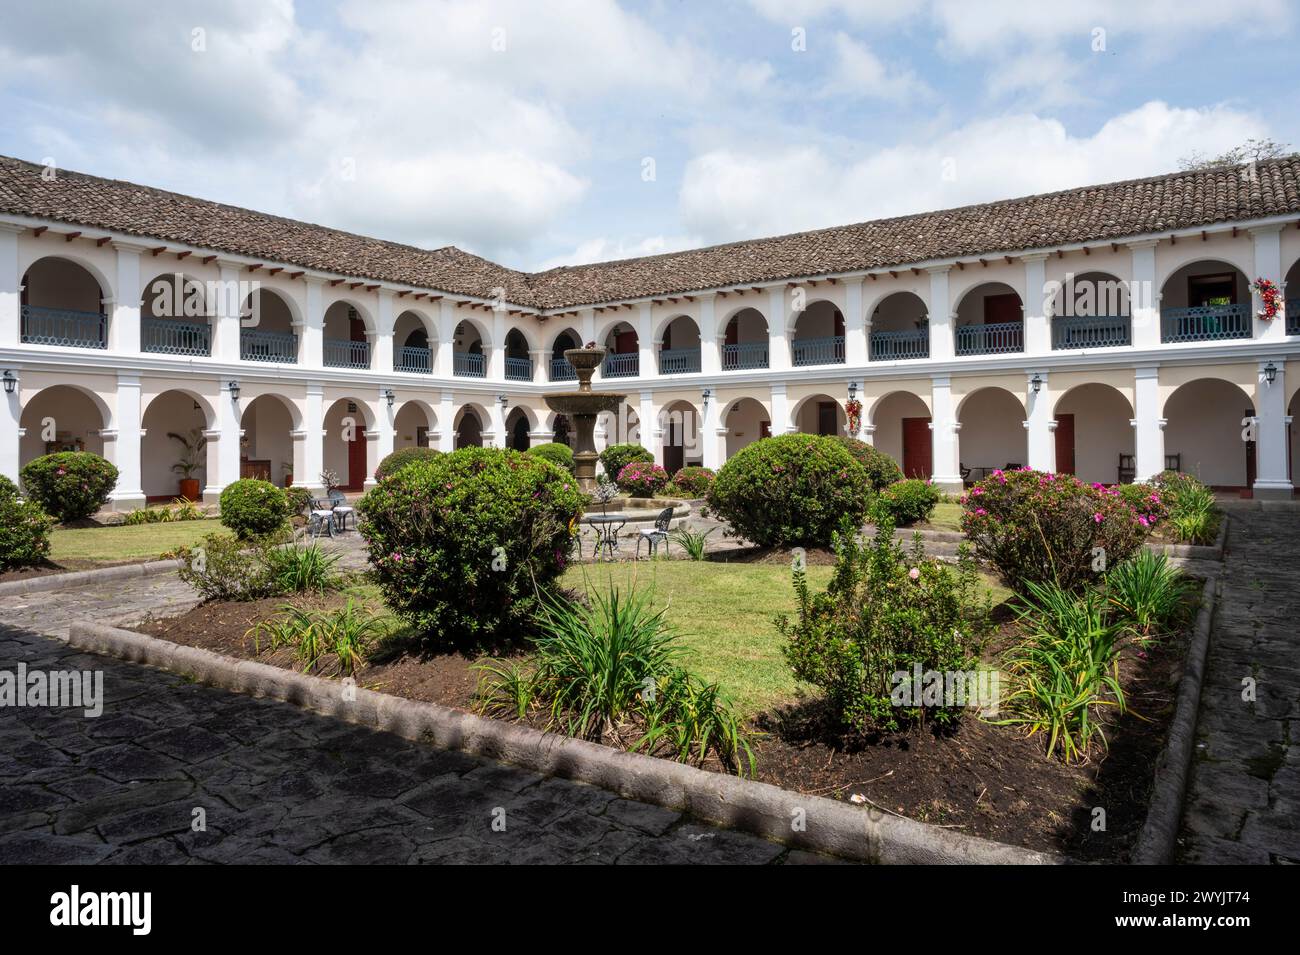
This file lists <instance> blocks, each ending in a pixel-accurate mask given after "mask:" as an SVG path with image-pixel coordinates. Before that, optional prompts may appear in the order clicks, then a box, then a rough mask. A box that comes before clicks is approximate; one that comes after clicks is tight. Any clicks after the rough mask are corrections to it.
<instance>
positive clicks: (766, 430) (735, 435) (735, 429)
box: [722, 397, 772, 458]
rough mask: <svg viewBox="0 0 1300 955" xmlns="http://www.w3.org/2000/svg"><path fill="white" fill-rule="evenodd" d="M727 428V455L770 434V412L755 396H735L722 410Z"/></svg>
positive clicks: (729, 455)
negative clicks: (725, 408) (723, 410)
mask: <svg viewBox="0 0 1300 955" xmlns="http://www.w3.org/2000/svg"><path fill="white" fill-rule="evenodd" d="M722 421H723V425H724V426H725V427H726V429H727V457H728V458H730V457H731V456H732V455H733V454H735V453H736V452H738V451H740V450H741V449H742V448H745V447H748V446H749V445H751V444H753V443H754V442H755V441H758V440H760V439H761V438H766V437H770V436H771V434H772V413H771V412H770V411H768V410H767V406H766V405H764V404H763V402H761V401H759V400H758V399H757V398H749V397H745V398H737V399H735V400H733V401H731V402H729V404H728V407H727V410H726V411H725V412H723V416H722Z"/></svg>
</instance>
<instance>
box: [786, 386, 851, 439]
mask: <svg viewBox="0 0 1300 955" xmlns="http://www.w3.org/2000/svg"><path fill="white" fill-rule="evenodd" d="M793 419H794V427H795V430H796V431H798V432H799V433H800V434H821V435H838V434H845V433H846V432H847V430H848V426H849V419H848V416H847V415H846V414H845V413H844V406H843V405H841V404H840V403H839V402H838V401H836V400H835V399H834V398H832V397H831V396H830V395H810V396H808V397H807V398H804V399H803V400H802V401H800V402H799V404H798V405H797V406H795V409H794V415H793Z"/></svg>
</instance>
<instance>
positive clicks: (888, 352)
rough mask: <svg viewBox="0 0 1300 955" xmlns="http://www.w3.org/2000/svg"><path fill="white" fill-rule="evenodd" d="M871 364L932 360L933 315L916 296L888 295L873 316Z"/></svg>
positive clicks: (900, 293)
mask: <svg viewBox="0 0 1300 955" xmlns="http://www.w3.org/2000/svg"><path fill="white" fill-rule="evenodd" d="M870 345H871V360H872V361H902V360H905V359H909V358H929V357H930V312H929V309H928V308H927V307H926V304H925V302H924V301H923V300H922V299H921V296H919V295H917V294H916V293H915V292H894V293H893V294H891V295H886V296H885V297H884V298H883V299H881V300H880V302H879V304H877V305H876V307H875V308H874V309H873V310H872V312H871V342H870Z"/></svg>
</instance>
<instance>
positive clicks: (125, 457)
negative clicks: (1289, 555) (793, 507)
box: [0, 158, 1300, 509]
mask: <svg viewBox="0 0 1300 955" xmlns="http://www.w3.org/2000/svg"><path fill="white" fill-rule="evenodd" d="M1261 280H1267V281H1268V282H1272V283H1274V284H1275V285H1276V286H1277V287H1278V288H1279V289H1280V290H1281V301H1280V307H1279V308H1278V309H1277V310H1276V314H1273V315H1268V314H1266V313H1267V312H1268V309H1266V307H1265V301H1264V298H1263V296H1261V294H1260V292H1259V288H1260V282H1261ZM1288 289H1291V290H1292V291H1291V294H1292V295H1293V296H1294V298H1293V299H1292V300H1291V301H1289V302H1288V301H1287V294H1288V292H1287V290H1288ZM586 342H596V343H598V344H600V345H602V346H604V347H605V348H606V349H607V352H608V354H607V355H606V357H605V359H604V362H603V364H602V366H601V368H600V370H599V371H598V373H597V375H596V380H595V387H596V388H597V389H598V390H605V391H616V392H620V393H624V394H626V395H627V400H626V402H625V403H624V406H623V407H622V409H621V410H620V412H619V413H618V414H616V415H608V416H606V417H605V418H604V419H602V421H601V422H600V424H599V426H598V430H597V442H598V445H601V444H610V443H615V442H623V441H636V442H639V443H641V444H643V445H645V446H646V447H647V448H648V449H649V450H650V451H651V452H652V453H653V454H654V456H655V459H656V461H658V462H660V463H661V464H663V465H664V466H665V467H667V468H669V469H670V470H672V469H676V468H678V467H682V466H684V465H690V464H702V465H704V466H707V467H711V468H718V467H720V466H721V465H722V464H723V462H725V461H726V460H727V458H728V457H729V456H731V455H733V454H735V453H736V452H737V451H739V450H740V449H741V448H743V447H745V446H746V445H748V444H749V443H751V442H753V441H756V440H760V439H761V438H763V437H765V436H768V435H773V434H783V433H789V432H806V433H814V434H851V435H852V436H854V437H858V438H860V439H861V440H863V441H866V442H869V443H872V444H874V445H875V446H876V447H878V448H880V449H881V450H883V451H885V452H887V453H888V454H890V455H892V456H893V457H894V458H896V459H897V460H898V461H899V462H900V464H902V466H903V468H904V470H905V471H906V473H907V474H908V475H910V476H916V477H923V478H929V479H932V480H933V481H934V482H935V483H936V484H939V485H941V486H942V487H943V488H945V489H946V490H958V489H960V488H961V487H962V486H963V484H964V483H966V482H969V481H973V480H977V479H979V478H981V477H983V476H984V475H986V474H987V473H988V472H989V471H991V470H993V469H995V468H1005V467H1015V466H1021V465H1027V466H1029V467H1033V468H1038V469H1042V470H1046V471H1065V472H1070V473H1073V474H1076V475H1078V476H1079V477H1080V478H1081V479H1082V480H1085V481H1090V482H1091V481H1097V482H1103V483H1107V484H1111V483H1116V482H1121V481H1132V480H1143V479H1146V478H1150V477H1152V476H1154V475H1155V474H1157V473H1159V472H1160V471H1162V470H1165V469H1166V468H1175V469H1177V470H1181V471H1185V472H1188V473H1191V474H1194V475H1196V476H1197V477H1199V478H1200V479H1201V480H1202V481H1204V482H1205V483H1207V484H1210V485H1212V486H1214V487H1216V488H1220V489H1223V490H1237V491H1243V492H1245V491H1249V492H1251V493H1253V494H1254V496H1256V497H1290V496H1291V494H1292V489H1293V461H1294V459H1295V457H1296V455H1295V453H1294V452H1295V450H1296V444H1297V442H1298V441H1300V438H1297V436H1296V435H1295V434H1294V433H1293V428H1292V415H1293V413H1294V406H1295V404H1296V398H1295V396H1296V392H1297V390H1300V360H1298V367H1297V368H1292V367H1291V365H1290V359H1291V358H1292V357H1293V356H1300V159H1295V158H1290V159H1280V160H1271V161H1267V162H1261V163H1259V164H1257V165H1253V166H1247V167H1227V168H1218V169H1209V170H1200V171H1195V172H1182V173H1177V174H1173V175H1168V176H1161V177H1155V178H1150V179H1142V180H1135V181H1129V182H1120V183H1113V184H1107V185H1099V186H1090V187H1086V188H1081V189H1074V190H1069V191H1065V192H1060V193H1055V194H1051V195H1042V196H1031V197H1028V198H1021V199H1012V200H1007V201H1002V202H994V203H988V204H984V205H979V206H971V207H966V208H961V209H952V210H946V211H941V212H931V213H923V214H919V215H913V216H906V217H901V218H895V219H889V220H881V221H876V222H864V223H859V224H855V225H849V226H843V227H837V228H831V229H824V230H818V231H814V232H806V233H801V234H796V235H789V236H782V237H779V238H769V239H755V240H752V241H747V242H739V243H733V244H730V245H726V246H719V247H714V248H705V249H696V250H691V251H686V252H678V253H671V254H665V255H657V256H652V257H647V258H642V259H631V260H624V261H615V262H605V263H597V264H592V265H582V266H575V267H564V268H556V269H552V270H549V271H545V272H540V273H532V274H530V273H524V272H519V271H515V270H512V269H508V268H505V267H503V266H499V265H496V264H494V263H492V262H489V261H487V260H485V259H482V258H480V257H477V256H474V255H470V254H468V253H465V252H462V251H461V250H459V249H456V248H454V247H447V248H442V249H436V250H424V249H418V248H413V247H410V246H405V245H400V244H397V243H391V242H385V241H382V240H378V239H373V238H368V237H364V236H358V235H354V234H350V233H345V232H341V231H336V230H332V229H328V228H323V227H321V226H316V225H309V224H306V223H301V222H295V221H292V220H287V219H283V218H279V217H275V216H270V215H265V214H261V213H257V212H253V211H249V210H245V209H238V208H234V207H230V206H225V205H219V204H216V203H211V202H206V201H203V200H199V199H194V198H190V197H187V196H182V195H177V194H174V193H168V192H163V191H160V190H155V189H151V188H147V187H145V186H138V185H133V184H130V183H125V182H121V181H112V180H105V179H100V178H96V177H93V176H89V175H83V174H80V173H74V172H69V171H66V170H61V169H60V170H54V169H48V168H46V167H42V166H38V165H34V164H31V163H26V162H23V161H20V160H17V159H10V158H0V374H2V375H3V380H4V392H3V397H2V401H3V404H2V406H0V473H2V474H4V475H6V476H8V477H10V478H15V479H16V478H17V476H18V472H19V470H20V469H21V467H22V466H23V465H24V464H25V463H27V462H28V461H30V460H32V459H33V458H35V457H38V456H40V455H43V454H47V453H50V452H52V451H56V450H63V449H75V450H87V451H93V452H95V453H97V454H102V455H104V456H105V457H106V458H108V459H109V460H111V461H112V462H113V463H114V464H115V465H116V466H117V468H118V470H119V472H120V479H119V481H118V485H117V488H116V490H115V492H114V506H115V507H117V508H119V509H127V508H132V507H137V506H140V505H142V504H143V503H145V502H146V501H148V500H154V499H170V498H172V497H175V496H176V494H177V474H176V472H175V471H174V470H173V467H172V466H173V464H175V463H176V460H177V452H178V449H179V444H178V443H177V442H176V441H174V440H173V439H172V438H171V437H169V435H172V434H181V435H187V434H191V433H195V432H201V433H202V434H203V435H204V436H205V437H206V439H207V440H206V448H205V451H204V454H205V460H204V467H203V468H202V470H201V471H200V473H199V475H198V476H199V477H200V478H201V479H202V485H203V495H204V497H205V498H207V499H213V498H215V496H216V495H218V494H219V493H220V491H221V489H222V488H223V487H225V486H226V485H228V484H229V483H231V482H232V481H235V480H237V479H239V478H241V477H253V476H255V477H262V478H266V479H268V480H271V481H273V482H275V483H277V484H281V485H284V484H289V483H292V484H295V485H304V486H307V487H309V488H313V489H315V488H318V487H319V485H320V474H321V472H322V471H324V470H327V469H328V470H331V471H334V472H336V473H337V474H338V475H339V480H340V483H341V484H342V486H343V487H344V488H347V489H352V490H355V491H361V490H363V489H364V488H366V487H367V486H369V485H371V484H373V481H374V477H373V475H374V470H375V467H376V465H377V464H378V462H379V460H380V459H381V458H382V457H383V456H384V455H386V454H388V453H389V452H390V451H392V450H394V449H395V448H398V447H406V446H412V445H422V446H429V447H435V448H440V449H443V450H452V449H454V448H458V447H464V446H468V445H493V446H497V447H511V448H516V449H521V450H522V449H526V448H528V447H529V446H530V445H533V444H538V443H543V442H548V441H552V440H560V441H567V440H570V429H569V424H568V422H567V421H565V420H564V419H563V417H562V416H557V415H556V414H554V413H552V412H550V411H549V410H548V409H547V406H546V403H545V401H544V398H545V396H546V395H547V394H548V393H553V392H555V391H562V390H568V389H571V388H572V387H573V385H572V381H573V378H574V373H573V369H572V368H571V367H570V366H569V364H568V361H567V360H566V359H565V357H564V352H565V350H566V349H568V348H572V347H576V346H579V345H582V344H583V343H586ZM854 403H856V404H854ZM856 407H860V414H858V415H852V414H850V410H851V409H853V408H856Z"/></svg>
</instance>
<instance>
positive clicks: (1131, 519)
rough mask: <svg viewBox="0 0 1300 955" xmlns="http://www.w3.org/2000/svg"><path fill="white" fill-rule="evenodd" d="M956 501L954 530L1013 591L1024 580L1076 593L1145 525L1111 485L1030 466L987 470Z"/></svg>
mask: <svg viewBox="0 0 1300 955" xmlns="http://www.w3.org/2000/svg"><path fill="white" fill-rule="evenodd" d="M961 503H962V505H963V507H964V510H963V513H962V518H961V528H962V530H963V531H964V532H965V534H966V536H967V537H968V538H969V539H970V541H971V543H972V544H974V545H975V553H976V555H977V556H979V557H980V558H982V559H984V560H987V561H988V562H989V563H990V564H992V565H993V566H994V567H995V568H996V569H997V571H998V573H999V574H1001V576H1002V579H1003V581H1004V582H1005V583H1006V585H1007V586H1008V587H1010V588H1011V589H1012V590H1014V591H1015V592H1016V593H1018V594H1027V593H1028V592H1029V591H1028V585H1029V583H1030V582H1035V583H1040V584H1048V583H1054V584H1057V585H1058V586H1060V587H1061V588H1062V589H1064V590H1067V591H1070V592H1078V591H1079V590H1081V589H1082V588H1083V587H1084V586H1085V585H1087V584H1088V583H1090V582H1091V581H1093V580H1094V579H1095V578H1096V577H1097V576H1098V575H1099V574H1100V573H1102V572H1103V571H1104V570H1105V569H1106V567H1107V566H1110V565H1114V564H1117V563H1119V562H1120V561H1123V560H1127V559H1128V558H1129V557H1132V556H1133V554H1134V553H1136V552H1137V549H1138V548H1139V547H1141V546H1142V542H1143V541H1144V540H1145V539H1146V536H1147V533H1148V532H1149V530H1150V527H1149V522H1145V517H1144V515H1140V514H1138V513H1136V512H1135V511H1134V510H1133V508H1132V507H1130V506H1129V505H1128V504H1127V503H1126V502H1125V500H1124V497H1123V495H1122V494H1121V493H1120V491H1119V489H1118V488H1114V487H1104V486H1103V485H1100V484H1093V485H1087V484H1083V483H1082V482H1080V481H1079V480H1078V479H1077V478H1075V477H1073V476H1072V475H1069V474H1047V473H1044V472H1040V471H1033V470H1030V469H1029V468H1022V469H1020V470H1017V471H1000V470H999V471H994V472H993V473H992V474H990V475H989V477H988V478H987V479H986V480H983V481H981V482H980V483H978V484H976V485H975V486H974V487H972V488H971V489H970V491H969V492H968V493H967V494H965V495H963V497H962V498H961ZM1096 548H1101V551H1097V550H1096Z"/></svg>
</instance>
